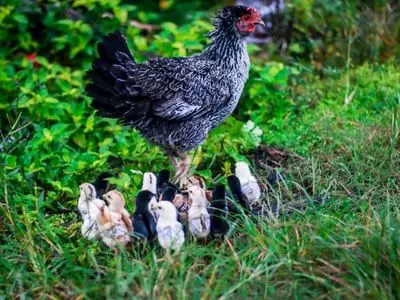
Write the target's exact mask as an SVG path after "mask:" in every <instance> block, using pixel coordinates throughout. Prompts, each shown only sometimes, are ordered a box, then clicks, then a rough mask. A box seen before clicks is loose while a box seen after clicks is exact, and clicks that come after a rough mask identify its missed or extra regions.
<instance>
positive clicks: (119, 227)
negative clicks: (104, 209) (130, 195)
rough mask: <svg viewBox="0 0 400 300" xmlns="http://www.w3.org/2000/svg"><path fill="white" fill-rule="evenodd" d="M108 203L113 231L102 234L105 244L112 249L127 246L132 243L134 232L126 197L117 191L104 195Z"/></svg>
mask: <svg viewBox="0 0 400 300" xmlns="http://www.w3.org/2000/svg"><path fill="white" fill-rule="evenodd" d="M103 199H104V200H105V201H106V202H107V204H108V208H109V214H110V218H111V222H112V224H113V229H112V230H110V231H106V232H104V233H102V239H103V242H104V243H105V244H106V245H107V246H108V247H111V248H114V247H115V246H117V245H119V246H125V245H126V244H128V243H129V242H130V240H131V239H130V237H129V235H130V234H131V233H132V231H133V227H132V221H131V219H130V215H129V213H128V211H127V210H126V209H125V199H124V196H123V195H122V194H121V193H120V192H118V191H117V190H112V191H109V192H108V193H107V194H104V195H103Z"/></svg>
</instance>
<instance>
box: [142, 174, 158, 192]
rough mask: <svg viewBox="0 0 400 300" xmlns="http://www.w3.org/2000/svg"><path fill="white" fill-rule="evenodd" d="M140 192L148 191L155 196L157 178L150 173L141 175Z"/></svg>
mask: <svg viewBox="0 0 400 300" xmlns="http://www.w3.org/2000/svg"><path fill="white" fill-rule="evenodd" d="M142 191H150V192H152V193H153V194H154V195H156V194H157V177H156V175H154V174H153V173H151V172H146V173H144V174H143V183H142Z"/></svg>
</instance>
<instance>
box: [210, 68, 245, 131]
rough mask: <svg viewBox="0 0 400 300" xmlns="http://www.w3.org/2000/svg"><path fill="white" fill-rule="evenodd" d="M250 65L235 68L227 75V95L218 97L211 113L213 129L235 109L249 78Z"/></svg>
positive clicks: (211, 126)
mask: <svg viewBox="0 0 400 300" xmlns="http://www.w3.org/2000/svg"><path fill="white" fill-rule="evenodd" d="M248 73H249V71H248V67H247V66H245V68H242V69H241V70H235V69H233V70H232V71H230V72H227V73H226V75H225V78H226V80H224V81H225V82H226V83H225V85H226V87H227V90H228V93H227V96H226V97H225V98H223V99H217V102H216V105H215V106H214V107H213V113H212V114H210V115H209V122H210V128H211V129H213V128H215V127H217V126H218V125H219V124H221V123H222V122H223V121H224V120H225V119H226V118H227V117H228V116H229V115H230V114H232V112H233V111H234V110H235V108H236V106H237V104H238V102H239V99H240V96H241V95H242V92H243V89H244V85H245V83H246V81H247V78H248Z"/></svg>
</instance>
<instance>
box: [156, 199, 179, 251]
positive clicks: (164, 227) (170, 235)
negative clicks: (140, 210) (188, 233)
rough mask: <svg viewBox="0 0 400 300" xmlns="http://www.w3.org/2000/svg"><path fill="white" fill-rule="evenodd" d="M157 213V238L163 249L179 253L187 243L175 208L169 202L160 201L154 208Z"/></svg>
mask: <svg viewBox="0 0 400 300" xmlns="http://www.w3.org/2000/svg"><path fill="white" fill-rule="evenodd" d="M152 209H153V210H156V211H157V214H158V220H157V238H158V242H159V243H160V245H161V247H163V248H164V249H166V250H167V253H169V251H170V250H175V251H179V250H180V249H181V248H182V246H183V243H184V242H185V234H184V232H183V226H182V224H181V223H179V222H178V221H177V211H176V208H175V206H174V205H173V204H172V203H171V202H169V201H160V202H158V203H157V204H156V205H154V206H153V207H152Z"/></svg>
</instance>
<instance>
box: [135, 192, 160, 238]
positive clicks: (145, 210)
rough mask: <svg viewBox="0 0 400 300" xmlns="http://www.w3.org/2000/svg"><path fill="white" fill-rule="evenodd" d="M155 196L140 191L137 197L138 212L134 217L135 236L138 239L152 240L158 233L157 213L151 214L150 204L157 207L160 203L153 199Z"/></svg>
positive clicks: (136, 211)
mask: <svg viewBox="0 0 400 300" xmlns="http://www.w3.org/2000/svg"><path fill="white" fill-rule="evenodd" d="M154 198H155V196H154V195H153V193H152V192H150V191H148V190H144V191H140V192H139V194H138V195H137V197H136V210H135V212H134V213H133V215H132V222H133V231H134V235H135V236H136V237H138V238H143V239H147V240H149V241H150V240H152V239H153V238H154V237H155V236H156V234H157V232H156V219H155V216H158V215H157V213H156V212H152V213H150V211H149V203H150V202H151V203H153V206H154V205H157V204H158V202H157V201H154V200H153V199H154Z"/></svg>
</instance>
